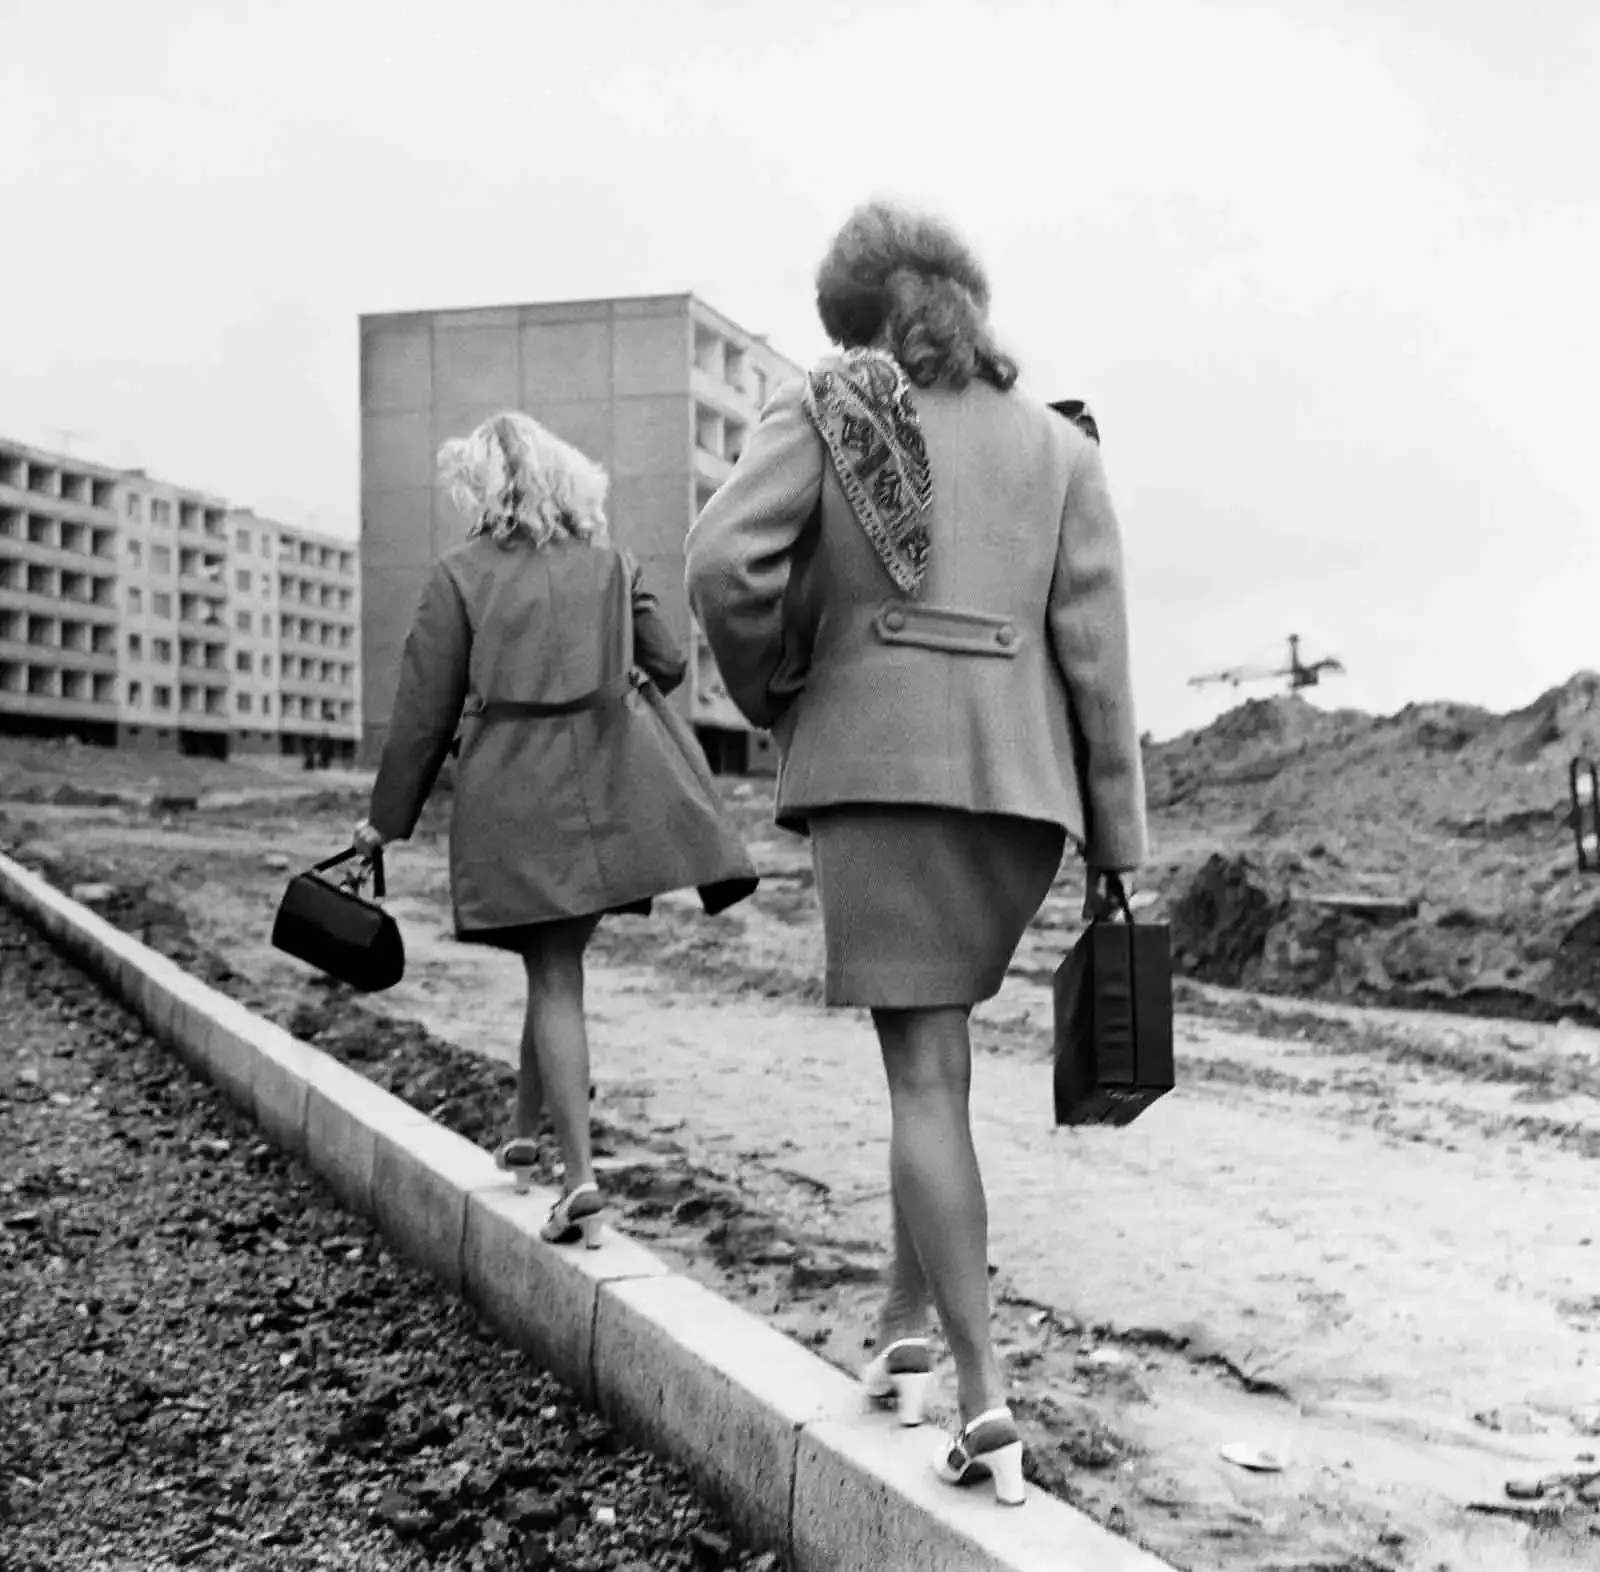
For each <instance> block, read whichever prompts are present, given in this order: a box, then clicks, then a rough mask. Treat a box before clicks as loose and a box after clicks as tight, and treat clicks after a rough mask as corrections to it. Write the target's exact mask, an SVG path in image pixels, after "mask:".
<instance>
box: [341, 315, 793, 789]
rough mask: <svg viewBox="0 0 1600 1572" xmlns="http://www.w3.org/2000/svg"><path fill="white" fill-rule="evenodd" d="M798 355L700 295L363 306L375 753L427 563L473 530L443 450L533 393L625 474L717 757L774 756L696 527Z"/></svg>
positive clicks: (637, 548) (574, 440)
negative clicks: (398, 308) (702, 596)
mask: <svg viewBox="0 0 1600 1572" xmlns="http://www.w3.org/2000/svg"><path fill="white" fill-rule="evenodd" d="M798 372H799V368H798V367H797V366H795V365H794V364H793V363H792V362H790V361H787V360H785V359H784V358H783V357H782V356H781V355H779V354H777V353H776V351H774V350H773V349H772V348H771V347H770V346H769V345H768V344H767V343H766V342H765V340H763V339H761V338H758V337H755V336H753V335H751V334H749V333H746V332H745V331H744V330H743V329H741V328H739V327H737V326H735V325H734V324H733V323H731V322H729V321H728V320H727V319H726V318H725V317H722V316H719V315H718V314H717V313H716V312H714V311H712V310H711V309H710V307H708V306H706V305H705V304H704V303H703V302H701V301H699V300H697V299H696V298H695V297H694V296H693V295H654V296H643V297H635V298H631V299H620V300H578V301H555V302H546V303H541V304H531V305H522V306H507V307H495V308H491V309H485V310H481V311H439V312H409V313H405V314H401V315H394V316H370V317H363V318H362V320H361V448H362V452H361V486H362V498H361V500H362V509H361V512H362V537H361V539H362V565H363V573H364V580H363V586H364V597H363V605H364V608H365V614H364V619H363V634H362V658H363V670H364V674H365V683H364V689H363V714H364V719H365V741H364V749H363V751H364V754H365V756H366V758H367V759H368V760H369V761H375V760H376V758H377V756H378V754H379V752H380V751H381V749H382V746H383V739H384V737H385V735H386V734H387V730H388V717H389V710H390V706H391V705H392V703H393V699H394V688H395V681H396V677H397V675H398V663H399V656H400V651H401V649H402V648H403V646H404V643H405V635H406V631H407V629H408V628H409V626H410V621H411V617H412V614H413V612H414V611H415V609H416V602H417V596H418V595H419V594H420V592H421V588H422V584H423V581H424V579H425V577H426V573H427V568H428V565H429V564H430V563H431V562H432V561H433V560H434V559H436V558H437V557H438V556H439V555H440V554H441V553H443V552H445V551H447V550H449V549H450V547H451V546H453V545H455V544H456V543H457V542H459V541H461V540H462V539H464V538H465V536H466V531H467V526H468V520H467V519H466V518H464V517H463V516H462V514H461V512H460V510H459V509H458V508H457V506H456V504H455V502H454V501H453V500H452V498H451V497H450V496H449V494H448V492H447V491H446V490H445V488H444V486H443V485H442V483H441V482H440V481H439V479H438V475H437V468H436V455H437V453H438V450H439V448H440V446H441V445H442V444H443V443H444V442H446V441H448V440H449V439H450V438H452V437H459V436H465V435H466V434H467V432H469V431H470V430H471V429H472V428H473V427H474V426H476V425H477V424H478V423H479V422H480V421H482V420H485V419H487V418H488V417H489V416H490V415H493V414H495V413H497V412H498V411H500V410H504V409H520V410H522V411H524V412H525V413H527V414H529V415H531V416H533V418H534V419H536V420H538V421H539V422H540V423H541V424H542V425H544V426H546V427H548V428H549V429H550V430H551V431H553V432H554V433H555V434H556V435H557V436H558V437H560V438H562V439H563V440H564V441H566V442H570V443H571V444H572V445H573V446H574V447H575V448H577V449H578V450H579V451H580V452H582V453H584V454H586V455H587V456H588V457H589V458H591V459H593V460H594V461H595V462H596V463H598V464H600V465H601V466H603V467H604V469H605V470H606V472H607V474H608V475H609V476H610V478H611V490H610V498H609V504H608V508H607V511H608V514H609V517H610V520H611V532H612V538H613V540H615V542H616V543H617V544H618V545H619V546H623V547H626V548H627V549H628V550H630V551H632V552H633V553H634V554H635V555H636V556H638V558H639V559H640V563H641V566H642V567H643V570H644V575H645V580H646V582H647V584H648V585H649V587H650V588H651V589H652V590H653V591H654V592H655V594H656V596H657V597H658V599H659V600H660V603H661V607H662V610H663V612H664V614H665V615H666V616H667V618H668V620H669V622H670V623H671V626H672V628H673V631H674V632H675V633H676V634H677V636H678V638H679V639H680V641H681V642H682V643H683V645H684V648H685V651H686V653H687V654H688V655H689V656H690V664H691V672H692V673H694V674H695V675H692V676H691V679H690V680H689V681H688V682H686V683H685V684H684V687H683V688H682V689H681V690H680V692H679V693H678V695H676V696H675V698H674V703H675V704H676V705H677V706H678V707H679V709H680V710H681V712H682V713H683V714H684V715H686V716H687V717H688V718H690V719H691V720H692V721H693V723H694V724H695V725H696V727H697V728H699V730H700V733H701V736H702V740H705V741H707V744H708V751H710V752H712V754H713V758H714V759H721V758H722V755H726V759H725V760H722V762H726V760H733V761H735V762H734V765H733V767H743V766H745V765H748V764H754V766H755V767H757V768H762V767H767V766H768V765H769V763H770V750H768V749H767V748H766V746H765V743H764V740H763V739H761V738H758V737H755V736H752V735H750V733H749V728H748V727H747V726H746V725H745V723H744V721H743V720H742V719H741V718H740V716H739V715H738V713H737V711H735V710H734V709H733V708H732V706H731V704H730V703H729V702H728V700H727V697H726V694H725V692H724V691H723V690H722V687H721V684H720V682H719V681H718V680H717V677H716V673H715V663H714V662H711V660H710V655H709V651H708V650H706V649H705V647H704V639H703V637H702V636H701V634H700V632H699V630H698V629H697V628H696V627H695V625H694V621H693V618H692V616H691V614H690V610H689V605H688V600H687V597H686V596H685V594H684V589H683V541H684V536H685V535H686V534H687V533H688V530H689V526H690V524H691V523H693V521H694V517H695V514H696V512H697V511H698V510H699V508H700V507H702V506H704V504H705V501H706V499H707V498H709V497H710V496H711V495H712V494H713V493H714V492H715V490H716V488H717V487H718V486H719V485H720V484H721V483H722V482H723V481H724V480H726V479H727V477H728V475H729V473H730V472H731V470H732V467H733V463H734V461H735V460H736V459H737V456H738V453H739V450H740V448H741V446H742V444H743V442H744V440H745V438H746V437H747V436H748V434H749V432H750V430H751V429H752V428H753V426H754V424H755V422H756V420H757V418H758V417H759V414H760V410H761V406H762V405H763V404H765V402H766V400H767V396H768V394H769V392H770V391H771V388H772V387H774V386H776V384H777V383H778V382H779V381H781V380H783V379H784V378H785V377H787V376H793V375H797V374H798ZM702 673H703V674H704V675H703V676H702V675H700V674H702ZM719 738H721V739H724V742H725V744H726V745H725V746H723V747H721V748H720V749H719V748H718V747H717V745H716V744H717V740H718V739H719Z"/></svg>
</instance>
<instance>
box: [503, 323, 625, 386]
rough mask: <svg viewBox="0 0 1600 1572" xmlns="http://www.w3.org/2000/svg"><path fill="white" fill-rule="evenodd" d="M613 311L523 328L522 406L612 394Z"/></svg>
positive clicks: (527, 325) (526, 324) (534, 324)
mask: <svg viewBox="0 0 1600 1572" xmlns="http://www.w3.org/2000/svg"><path fill="white" fill-rule="evenodd" d="M611 357H612V348H611V317H610V314H609V313H605V314H603V315H601V316H600V317H599V318H598V320H596V319H590V320H588V321H576V322H528V323H524V324H523V327H522V329H521V362H522V400H521V403H522V407H523V408H524V409H529V410H531V409H533V408H534V407H535V406H537V405H539V404H565V403H575V402H582V401H585V400H599V401H601V402H604V401H605V400H608V399H609V398H610V397H611Z"/></svg>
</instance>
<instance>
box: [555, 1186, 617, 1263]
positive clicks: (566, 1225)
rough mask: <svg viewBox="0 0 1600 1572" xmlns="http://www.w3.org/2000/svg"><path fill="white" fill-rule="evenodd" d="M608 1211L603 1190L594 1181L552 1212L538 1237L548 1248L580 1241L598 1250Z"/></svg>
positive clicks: (582, 1187) (573, 1192)
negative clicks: (601, 1192) (551, 1245)
mask: <svg viewBox="0 0 1600 1572" xmlns="http://www.w3.org/2000/svg"><path fill="white" fill-rule="evenodd" d="M605 1209H606V1203H605V1197H604V1196H602V1195H601V1194H600V1186H599V1185H597V1184H595V1183H594V1182H593V1181H592V1180H591V1181H590V1182H589V1183H588V1184H580V1185H579V1186H578V1188H577V1189H576V1190H569V1191H567V1193H566V1194H565V1195H564V1196H562V1197H561V1199H560V1200H559V1201H557V1202H556V1204H555V1205H554V1206H552V1207H551V1208H550V1216H549V1217H548V1218H547V1219H546V1220H545V1225H544V1227H543V1228H541V1229H540V1230H539V1237H540V1238H541V1239H543V1240H544V1241H545V1242H546V1243H547V1244H576V1243H577V1242H578V1240H579V1239H580V1238H581V1239H582V1240H583V1242H584V1244H586V1245H587V1246H588V1247H589V1249H591V1250H598V1249H599V1248H600V1230H601V1227H602V1225H603V1223H604V1220H605Z"/></svg>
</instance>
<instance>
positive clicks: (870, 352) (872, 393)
mask: <svg viewBox="0 0 1600 1572" xmlns="http://www.w3.org/2000/svg"><path fill="white" fill-rule="evenodd" d="M805 411H806V414H807V415H808V416H809V417H810V419H811V423H812V425H814V426H815V427H816V428H817V435H818V436H819V437H821V438H822V441H823V443H824V445H825V446H826V447H827V449H828V452H829V454H830V456H831V457H832V459H833V467H834V472H835V473H836V474H837V475H838V477H839V485H840V486H841V487H842V488H843V490H844V494H845V496H846V497H848V498H849V500H850V506H851V508H852V510H853V511H854V513H855V516H856V520H857V522H858V523H859V524H860V525H861V528H862V529H863V530H864V531H865V532H866V535H867V539H868V540H870V541H871V542H872V547H873V550H874V551H876V552H877V554H878V560H879V561H880V562H881V563H882V564H883V566H884V569H885V571H886V572H887V573H888V575H889V577H890V578H891V579H893V580H894V582H895V585H896V587H897V588H898V589H899V590H900V591H901V592H902V593H903V594H906V595H912V596H914V595H916V593H917V591H918V590H919V589H920V588H921V586H922V578H923V574H924V572H925V571H926V569H927V566H928V526H927V524H926V523H925V522H924V520H923V517H922V515H923V514H924V513H925V512H926V511H927V509H928V505H929V503H931V502H932V501H933V477H932V475H931V474H930V473H929V470H928V450H927V448H926V447H925V446H924V444H923V440H922V427H921V425H920V424H919V422H918V420H917V412H916V410H915V409H914V408H913V407H912V404H911V384H910V382H909V381H908V380H907V379H906V374H905V372H903V371H902V370H901V369H900V367H899V365H898V364H896V362H895V361H894V360H893V358H892V357H890V356H889V355H886V354H884V353H883V351H881V350H875V349H851V350H847V351H846V352H845V353H844V354H843V355H831V356H829V357H828V358H827V359H826V360H824V361H823V362H822V363H821V364H820V365H818V366H817V368H816V369H815V370H814V371H812V372H811V373H810V374H809V375H808V376H807V377H806V391H805Z"/></svg>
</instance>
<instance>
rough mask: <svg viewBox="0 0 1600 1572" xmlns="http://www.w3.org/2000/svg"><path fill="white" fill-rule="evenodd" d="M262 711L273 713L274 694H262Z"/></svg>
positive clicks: (267, 713)
mask: <svg viewBox="0 0 1600 1572" xmlns="http://www.w3.org/2000/svg"><path fill="white" fill-rule="evenodd" d="M261 713H262V714H263V715H270V714H271V713H272V695H271V694H270V693H263V694H262V695H261Z"/></svg>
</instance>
